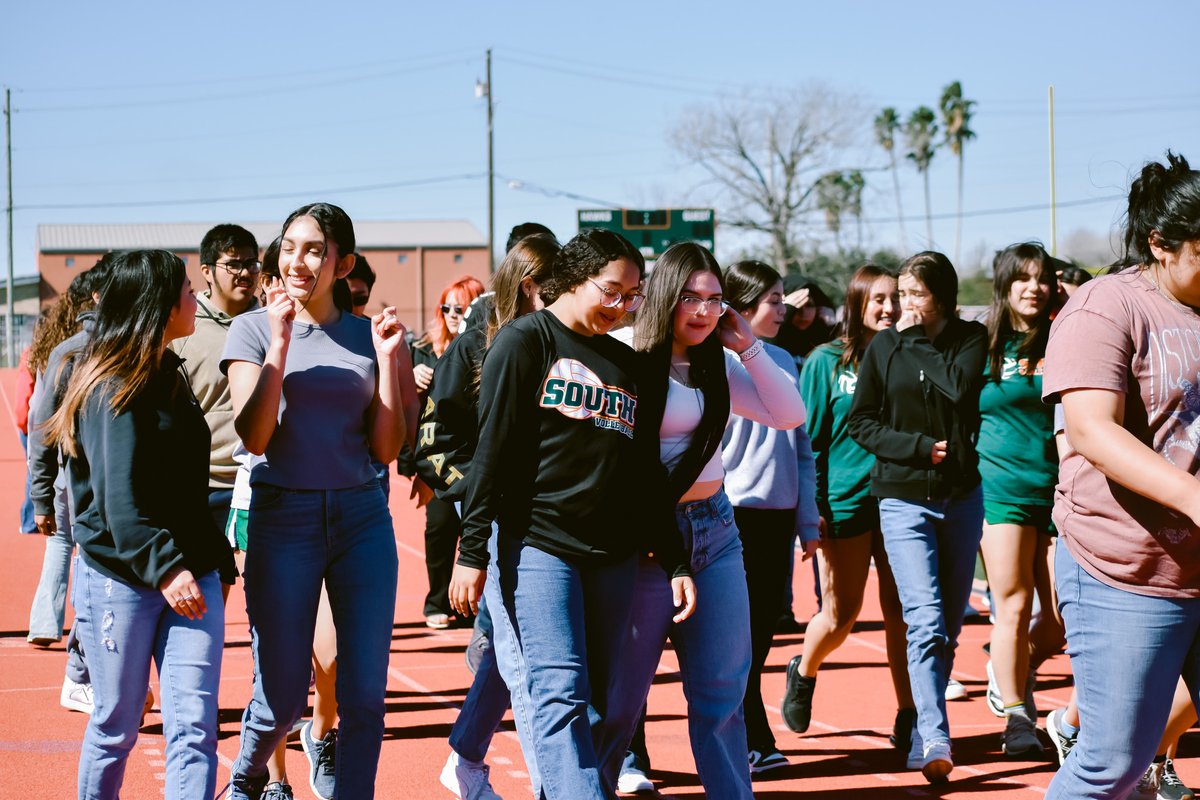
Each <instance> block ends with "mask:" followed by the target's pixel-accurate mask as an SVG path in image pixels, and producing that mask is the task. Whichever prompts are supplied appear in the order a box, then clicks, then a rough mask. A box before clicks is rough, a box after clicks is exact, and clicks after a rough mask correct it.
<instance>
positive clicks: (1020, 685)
mask: <svg viewBox="0 0 1200 800" xmlns="http://www.w3.org/2000/svg"><path fill="white" fill-rule="evenodd" d="M992 271H993V274H994V275H995V279H994V283H993V291H992V306H991V310H990V313H989V315H988V360H987V367H986V381H985V382H984V385H983V390H982V391H981V392H980V395H979V413H980V419H981V424H980V430H979V443H978V445H977V447H978V450H979V472H980V475H981V477H982V480H983V512H984V526H983V539H982V541H981V542H980V550H981V552H982V554H983V563H984V566H985V567H986V568H987V576H988V584H989V586H990V587H991V595H992V617H993V623H992V637H991V647H990V648H989V651H988V652H989V654H990V656H991V658H990V660H989V662H988V667H987V670H988V691H987V703H988V707H989V708H990V709H991V710H992V713H993V714H996V715H997V716H1000V717H1003V718H1004V719H1005V726H1004V735H1003V737H1002V747H1003V750H1004V753H1005V754H1006V755H1009V756H1022V755H1036V754H1039V753H1041V752H1042V745H1041V743H1040V742H1039V741H1038V737H1037V729H1036V726H1035V721H1036V720H1037V709H1036V708H1035V707H1034V705H1033V682H1034V676H1033V670H1032V665H1031V663H1030V650H1029V647H1030V640H1029V624H1030V618H1031V615H1032V611H1033V597H1034V592H1035V586H1034V578H1035V574H1036V567H1037V565H1038V564H1040V563H1044V561H1045V558H1046V549H1047V547H1048V546H1049V545H1050V536H1049V534H1050V532H1051V524H1050V507H1051V504H1052V502H1053V494H1054V484H1055V483H1056V482H1057V481H1058V457H1057V454H1056V452H1055V445H1054V407H1053V406H1051V405H1046V404H1045V403H1043V402H1042V372H1043V368H1044V357H1045V354H1046V341H1047V339H1048V338H1049V336H1050V312H1051V308H1052V303H1051V300H1052V298H1053V292H1054V285H1055V275H1054V266H1053V262H1052V261H1051V259H1050V255H1049V254H1048V253H1047V252H1046V251H1045V250H1044V249H1043V248H1042V246H1041V245H1040V244H1037V243H1035V242H1026V243H1023V244H1015V245H1011V246H1010V247H1006V248H1004V249H1003V250H1001V251H1000V252H999V253H997V254H996V258H995V261H994V262H993V267H992Z"/></svg>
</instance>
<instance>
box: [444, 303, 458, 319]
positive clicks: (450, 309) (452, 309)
mask: <svg viewBox="0 0 1200 800" xmlns="http://www.w3.org/2000/svg"><path fill="white" fill-rule="evenodd" d="M442 313H443V314H454V315H455V316H456V317H461V316H462V314H463V307H462V306H452V305H450V304H449V303H443V304H442Z"/></svg>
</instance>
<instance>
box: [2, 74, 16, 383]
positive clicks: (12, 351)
mask: <svg viewBox="0 0 1200 800" xmlns="http://www.w3.org/2000/svg"><path fill="white" fill-rule="evenodd" d="M4 154H5V161H6V163H7V165H8V168H7V174H8V206H7V211H8V290H7V294H8V297H7V300H8V303H7V305H8V309H7V314H5V316H4V339H5V343H6V346H5V352H6V353H7V355H8V364H7V366H9V367H15V366H16V365H17V351H16V347H15V345H16V342H14V341H13V195H12V89H9V88H7V87H5V89H4Z"/></svg>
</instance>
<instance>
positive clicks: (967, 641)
mask: <svg viewBox="0 0 1200 800" xmlns="http://www.w3.org/2000/svg"><path fill="white" fill-rule="evenodd" d="M13 384H14V373H13V371H11V370H3V371H0V408H2V410H3V411H4V412H5V413H8V411H9V404H10V403H11V398H12V397H13V391H12V387H13ZM8 418H9V419H11V415H9V417H8ZM0 427H2V428H3V431H2V432H0V520H4V521H5V522H4V525H3V526H0V527H4V526H7V527H6V529H5V530H3V531H0V534H2V535H6V536H7V541H8V542H9V544H8V546H7V547H6V551H5V557H4V559H3V562H2V563H0V797H5V798H9V797H12V798H16V797H20V798H23V799H24V800H52V799H53V800H61V798H68V797H73V796H74V791H75V788H74V787H75V770H76V765H77V761H78V752H79V742H80V740H81V738H82V736H83V729H84V725H85V722H86V718H85V717H84V716H83V715H82V714H77V713H72V712H69V711H67V710H65V709H63V708H61V707H60V706H59V705H58V694H59V690H60V688H61V685H62V676H63V661H64V656H63V648H62V645H58V646H56V647H53V648H50V649H48V650H40V649H36V648H34V647H32V646H30V645H28V644H26V642H25V634H26V627H27V624H28V609H29V601H30V599H31V598H32V596H33V590H34V586H35V585H36V583H37V578H38V574H39V570H40V567H41V560H42V553H43V550H44V545H43V543H42V540H41V538H40V537H38V536H19V535H17V533H16V531H17V517H18V515H17V508H18V505H19V502H20V495H21V490H22V487H23V482H24V465H23V463H22V458H21V449H20V444H19V442H18V440H17V437H16V433H15V428H13V427H12V426H11V424H4V425H2V426H0ZM407 496H408V484H407V483H406V482H405V481H404V480H403V479H400V478H393V485H392V511H393V514H394V516H395V521H396V546H397V549H398V551H399V555H400V581H399V585H400V591H399V594H398V596H397V598H396V617H395V619H396V623H395V633H394V635H393V645H392V657H391V666H390V669H389V675H390V681H389V684H388V697H387V709H388V715H387V729H386V734H385V741H384V744H383V756H382V760H381V763H380V768H379V780H378V796H379V797H381V798H400V799H402V800H416V799H418V798H420V799H421V800H424V799H425V798H448V797H451V795H450V793H449V792H447V791H445V790H444V789H443V788H442V787H441V785H440V784H439V783H438V773H439V772H440V770H441V767H442V764H443V763H444V761H445V758H446V754H447V752H448V750H447V746H446V743H445V740H446V736H447V735H448V733H449V730H450V725H451V724H452V723H453V721H454V718H455V709H456V708H457V706H458V704H459V703H460V702H461V700H462V698H463V696H464V695H465V693H466V690H467V687H468V686H469V683H470V675H469V673H468V672H467V670H466V667H465V666H464V664H463V657H462V653H463V648H464V646H465V645H466V643H467V639H468V635H469V632H468V631H461V630H453V631H430V630H428V629H427V628H426V627H425V625H424V621H423V618H422V616H421V613H420V611H421V601H422V598H423V596H424V590H425V587H426V581H425V571H424V563H423V543H422V542H423V536H422V534H423V521H422V514H421V512H419V511H417V510H416V509H414V508H413V507H412V505H411V503H410V502H409V501H408V500H407ZM804 566H805V568H804V569H798V570H797V579H796V598H797V601H796V610H797V616H798V617H799V618H800V619H806V618H807V617H808V616H810V615H811V613H812V612H813V611H815V602H814V601H813V595H812V573H811V570H809V569H807V566H808V565H807V564H805V565H804ZM873 591H874V587H873V586H872V587H871V588H870V589H869V590H868V600H867V607H866V608H865V609H864V611H863V614H862V618H861V620H860V622H859V624H858V626H857V628H856V630H855V632H854V633H853V634H852V635H851V637H850V640H849V641H848V642H847V643H846V644H845V645H844V646H843V647H842V648H841V649H840V650H839V651H838V652H836V653H835V654H834V655H833V657H832V658H831V659H830V660H829V661H828V662H827V663H826V665H825V667H824V668H823V670H822V672H821V677H820V683H819V684H818V691H817V695H816V701H815V706H814V714H813V724H812V727H811V728H810V730H809V732H808V733H807V734H806V735H804V736H798V735H796V734H793V733H791V732H789V731H787V730H786V729H785V728H784V727H783V724H782V721H780V720H779V717H778V700H779V698H780V696H781V695H782V691H783V681H784V677H783V672H784V666H785V665H786V663H787V660H788V658H790V657H791V656H792V655H795V654H797V653H799V652H800V649H801V646H802V644H803V640H804V637H803V635H800V634H797V635H790V636H784V637H780V638H777V639H776V647H775V649H774V650H773V651H772V654H771V659H770V661H769V662H768V666H767V674H766V675H764V678H763V683H764V687H765V689H766V698H767V701H768V709H769V712H770V713H771V714H773V715H774V719H775V722H776V723H777V727H778V729H779V732H778V733H777V739H778V742H779V746H780V748H781V749H782V750H783V751H784V752H785V753H786V754H787V756H788V757H789V758H790V759H791V760H792V762H793V764H794V765H793V766H792V767H790V768H786V769H782V770H776V771H774V772H772V773H770V779H768V780H759V781H756V784H755V785H756V795H757V797H759V798H763V799H764V800H766V799H767V798H789V797H803V796H808V797H813V798H847V799H849V798H853V799H854V800H887V799H888V798H908V797H934V796H940V797H949V798H968V797H969V798H993V797H995V798H1011V799H1012V800H1024V799H1025V798H1040V797H1042V796H1044V795H1045V787H1046V786H1047V785H1048V784H1049V782H1050V779H1051V777H1052V775H1053V770H1054V767H1053V765H1052V762H1051V760H1050V758H1049V757H1047V759H1046V760H1045V761H1041V762H1035V761H1015V760H1009V759H1006V758H1005V757H1004V756H1003V755H1002V754H1001V753H1000V740H999V732H1000V730H1001V727H1002V726H1001V721H1000V720H998V719H996V718H995V717H993V716H992V715H991V714H990V713H989V712H988V710H987V708H986V706H985V704H984V702H983V697H982V695H983V693H984V689H985V678H984V660H985V658H986V656H985V655H984V653H983V651H982V650H981V649H980V648H981V645H982V644H983V643H984V642H986V641H987V638H988V632H989V628H988V626H987V624H986V622H983V621H981V620H977V622H980V624H972V625H968V626H967V627H966V628H965V629H964V632H963V635H962V638H961V641H960V647H959V654H960V655H959V658H958V669H957V670H956V676H957V677H958V679H959V680H961V681H962V682H963V683H964V684H965V685H966V687H967V689H968V691H969V695H970V696H969V699H968V700H964V701H959V702H954V703H950V719H951V730H952V732H953V735H954V747H955V761H956V763H957V766H956V769H955V771H954V773H953V776H952V778H953V781H952V783H950V784H949V786H948V787H946V788H944V789H939V790H935V789H932V788H930V787H929V786H928V785H927V784H926V783H925V781H924V780H923V779H922V778H921V776H920V774H919V773H910V772H907V771H905V770H904V768H903V767H904V764H903V759H902V757H901V756H900V755H899V754H897V753H895V752H894V751H893V750H891V749H890V748H889V746H888V742H887V734H888V733H889V732H890V730H891V724H892V717H893V714H894V712H895V707H894V702H895V701H894V698H893V695H892V690H891V684H890V681H889V679H888V675H887V671H886V668H885V667H884V664H883V659H884V656H883V652H884V648H883V633H882V625H881V623H880V616H879V611H878V605H877V603H876V602H875V601H874V600H872V599H871V597H870V595H871V592H873ZM281 600H282V601H284V602H286V595H284V596H282V597H281ZM701 602H703V598H701ZM250 672H251V660H250V647H249V633H248V629H247V625H246V616H245V609H244V604H243V602H242V597H241V594H240V591H239V590H238V589H236V588H235V590H234V591H233V593H232V594H231V596H230V604H229V611H228V620H227V626H226V650H225V661H224V669H223V674H222V681H221V695H220V698H221V740H220V746H219V753H220V759H221V769H220V773H219V783H221V784H223V783H224V782H225V781H226V780H227V779H228V769H229V766H230V764H231V760H232V759H233V757H234V756H235V755H236V752H237V744H238V739H237V737H238V722H239V719H240V715H241V710H242V708H243V707H244V704H245V702H246V700H247V698H248V696H249V688H250ZM1068 674H1069V669H1068V664H1067V661H1066V659H1065V657H1061V656H1060V657H1059V658H1056V659H1054V660H1053V661H1051V662H1050V663H1049V664H1048V665H1047V666H1046V667H1045V668H1044V669H1043V671H1042V674H1041V680H1040V682H1039V684H1038V693H1037V698H1038V705H1039V707H1040V708H1041V710H1042V714H1043V720H1044V715H1045V713H1046V712H1047V711H1048V710H1049V709H1051V708H1053V707H1054V706H1055V705H1058V704H1061V703H1062V702H1063V701H1065V699H1066V696H1067V693H1068V690H1069V689H1068V686H1069V684H1068ZM649 714H650V717H649V723H648V728H647V738H648V740H649V743H650V754H651V758H652V759H653V761H654V764H655V767H656V773H655V774H654V776H653V777H654V778H655V779H656V780H657V781H658V785H659V787H660V790H661V792H662V794H661V795H660V796H661V797H703V796H704V792H703V789H702V788H701V787H700V784H699V781H698V780H697V778H696V772H695V767H694V765H693V763H692V757H691V752H690V750H689V748H688V738H687V726H686V710H685V706H684V702H683V696H682V692H681V688H680V684H679V675H678V672H677V670H676V663H675V661H674V658H673V657H672V655H671V654H670V653H668V654H667V656H666V657H665V658H664V661H663V665H662V666H661V667H660V670H659V678H658V681H657V683H656V684H655V686H654V689H653V691H652V693H651V696H650V704H649ZM1182 755H1183V756H1184V758H1182V759H1180V761H1179V762H1178V768H1179V772H1180V773H1181V776H1182V777H1183V779H1184V781H1185V782H1190V783H1191V785H1193V786H1195V785H1200V752H1198V750H1197V748H1196V747H1195V746H1194V745H1193V744H1191V743H1189V742H1188V741H1187V740H1186V739H1185V744H1184V751H1183V753H1182ZM489 761H490V762H491V764H492V770H493V772H492V780H493V784H494V785H495V787H496V789H497V791H499V792H500V793H501V794H502V795H504V796H505V797H507V798H509V800H513V799H514V798H525V797H529V796H530V795H529V783H528V781H527V779H526V775H525V773H524V771H523V767H524V765H523V762H522V759H521V753H520V750H519V748H518V746H517V741H516V736H515V734H514V733H513V732H512V725H511V722H508V723H506V724H505V727H504V730H503V732H502V733H501V734H500V735H498V736H497V737H496V738H495V740H494V744H493V746H492V751H491V753H490V754H489ZM306 768H307V762H306V761H305V758H304V755H303V753H302V752H301V751H300V749H299V746H298V745H293V746H292V747H291V749H290V750H289V752H288V771H289V774H290V779H291V782H292V785H293V787H294V788H295V792H296V797H297V798H311V797H312V795H311V794H310V793H309V789H308V785H307V780H306V774H307V773H306ZM162 772H163V739H162V727H161V719H160V717H159V715H158V713H157V710H156V711H154V712H151V714H150V715H149V716H147V718H146V725H145V727H144V728H143V729H142V732H141V736H140V738H139V740H138V743H137V746H136V747H135V749H134V751H133V753H132V754H131V756H130V758H129V764H128V771H127V774H126V779H125V791H124V796H125V797H127V798H137V799H139V800H140V799H141V798H155V797H160V796H161V794H162V792H161V788H160V787H161V778H162ZM1189 779H1191V780H1190V781H1189Z"/></svg>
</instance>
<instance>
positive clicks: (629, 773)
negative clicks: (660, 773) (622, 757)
mask: <svg viewBox="0 0 1200 800" xmlns="http://www.w3.org/2000/svg"><path fill="white" fill-rule="evenodd" d="M617 791H618V792H621V793H623V794H637V793H639V792H653V791H654V783H653V782H652V781H651V780H650V779H649V778H648V777H646V773H644V772H642V771H641V770H640V769H638V768H636V767H622V768H621V774H620V775H618V776H617Z"/></svg>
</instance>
